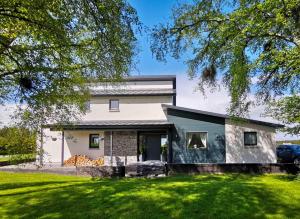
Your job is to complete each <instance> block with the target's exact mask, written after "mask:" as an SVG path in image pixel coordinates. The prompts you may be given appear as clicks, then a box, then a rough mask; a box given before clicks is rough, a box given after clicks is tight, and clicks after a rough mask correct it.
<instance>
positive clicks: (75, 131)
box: [50, 120, 173, 166]
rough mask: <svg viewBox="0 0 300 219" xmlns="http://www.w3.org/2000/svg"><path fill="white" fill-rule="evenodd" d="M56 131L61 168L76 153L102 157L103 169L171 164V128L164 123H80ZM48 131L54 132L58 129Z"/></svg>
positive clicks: (161, 121)
mask: <svg viewBox="0 0 300 219" xmlns="http://www.w3.org/2000/svg"><path fill="white" fill-rule="evenodd" d="M59 127H60V129H61V130H62V131H61V133H62V134H61V136H62V138H61V153H62V154H61V163H62V164H63V163H64V161H65V160H67V159H69V158H70V157H71V156H74V154H78V153H80V155H89V156H91V157H94V156H93V155H95V157H96V156H97V157H99V156H102V157H103V159H104V165H113V166H120V165H127V164H130V163H135V162H142V161H149V160H159V161H164V162H169V163H171V162H172V147H171V144H169V143H168V142H172V128H173V124H172V123H170V122H168V121H165V120H145V121H129V120H124V121H82V122H76V123H72V124H65V125H60V126H59ZM50 129H51V130H52V131H55V130H57V129H58V126H57V127H55V126H51V127H50ZM91 146H92V147H93V148H91ZM78 148H79V149H80V150H79V149H78Z"/></svg>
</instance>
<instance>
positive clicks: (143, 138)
mask: <svg viewBox="0 0 300 219" xmlns="http://www.w3.org/2000/svg"><path fill="white" fill-rule="evenodd" d="M165 143H166V134H165V133H140V134H139V155H140V156H139V161H146V160H161V159H162V156H161V155H162V154H163V152H165V148H164V146H165ZM163 160H165V158H163Z"/></svg>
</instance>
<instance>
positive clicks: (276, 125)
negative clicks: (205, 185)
mask: <svg viewBox="0 0 300 219" xmlns="http://www.w3.org/2000/svg"><path fill="white" fill-rule="evenodd" d="M162 107H163V108H164V109H173V110H179V111H184V112H188V113H195V114H202V115H207V116H213V117H218V118H224V119H231V118H232V117H230V116H229V115H225V114H220V113H214V112H208V111H203V110H196V109H190V108H185V107H179V106H173V105H167V104H162ZM240 119H242V120H244V121H246V122H250V123H254V124H258V125H264V126H269V127H273V128H283V127H284V125H282V124H278V123H271V122H264V121H260V120H254V119H244V118H240Z"/></svg>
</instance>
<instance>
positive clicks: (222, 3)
mask: <svg viewBox="0 0 300 219" xmlns="http://www.w3.org/2000/svg"><path fill="white" fill-rule="evenodd" d="M299 11H300V1H299V0H291V1H287V0H283V1H282V0H265V1H257V0H243V1H241V0H240V1H231V0H212V1H196V2H194V3H193V4H182V5H181V6H179V7H177V8H175V9H173V17H172V21H171V22H170V23H169V24H165V25H164V24H160V25H158V26H156V27H155V28H154V29H153V32H152V45H151V49H152V52H153V53H154V55H156V57H157V58H158V59H159V60H164V58H165V57H166V55H167V54H171V55H172V56H173V57H174V58H179V57H181V55H183V54H184V53H185V52H190V53H192V54H193V56H192V58H191V59H190V60H187V62H186V63H187V65H188V74H189V75H190V77H191V78H195V77H197V78H200V81H199V86H200V89H201V90H205V85H210V86H215V85H214V84H213V83H212V82H214V81H215V82H216V81H217V80H212V78H211V77H209V78H206V77H205V75H206V73H207V68H209V67H210V66H211V65H213V66H215V68H216V69H217V74H215V77H218V75H219V76H220V75H221V76H222V77H223V82H225V84H226V85H227V86H228V89H229V91H230V95H231V100H232V104H231V110H230V111H231V112H234V113H235V114H241V113H243V112H244V111H245V110H247V108H248V107H249V102H248V100H247V96H248V94H249V92H250V91H251V89H250V88H251V87H254V88H255V89H254V90H255V92H256V94H257V95H258V100H259V101H258V102H259V103H262V102H263V103H265V102H268V101H270V100H271V99H273V98H275V97H276V96H279V95H283V94H288V93H299V91H300V84H299V82H300V80H299V79H300V63H299V60H300V56H299V55H300V44H299V42H300V41H299V39H300V37H299V36H300V34H299V33H300V29H299V27H300V22H299V21H300V16H298V15H299V13H297V12H299ZM199 76H200V77H199ZM253 77H255V78H258V82H257V83H255V84H252V81H253V80H251V78H253ZM255 81H257V80H255Z"/></svg>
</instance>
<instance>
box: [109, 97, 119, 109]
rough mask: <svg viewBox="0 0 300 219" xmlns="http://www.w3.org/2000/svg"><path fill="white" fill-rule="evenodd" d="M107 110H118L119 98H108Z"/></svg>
mask: <svg viewBox="0 0 300 219" xmlns="http://www.w3.org/2000/svg"><path fill="white" fill-rule="evenodd" d="M109 111H119V100H117V99H111V100H109Z"/></svg>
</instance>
